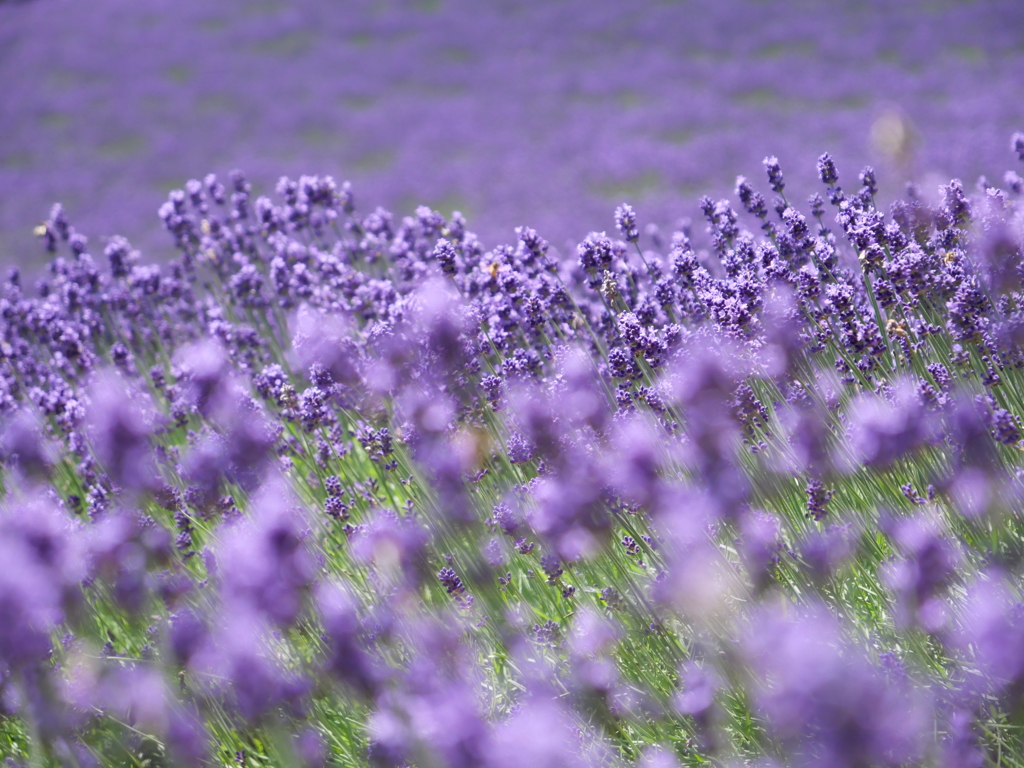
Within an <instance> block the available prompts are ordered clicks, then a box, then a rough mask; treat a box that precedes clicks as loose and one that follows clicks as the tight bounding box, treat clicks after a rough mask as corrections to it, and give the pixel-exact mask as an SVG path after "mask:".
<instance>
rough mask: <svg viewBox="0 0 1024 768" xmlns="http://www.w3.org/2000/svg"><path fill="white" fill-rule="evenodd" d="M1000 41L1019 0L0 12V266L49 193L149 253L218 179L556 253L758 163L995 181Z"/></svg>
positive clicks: (1007, 42) (84, 224)
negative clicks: (198, 188) (319, 190)
mask: <svg viewBox="0 0 1024 768" xmlns="http://www.w3.org/2000/svg"><path fill="white" fill-rule="evenodd" d="M1022 30H1024V4H1022V3H1020V2H1019V0H971V1H970V2H967V0H903V1H902V2H898V3H893V2H889V1H888V0H858V2H850V3H820V2H812V1H809V0H776V1H775V2H764V1H763V0H688V1H687V2H680V1H679V0H657V1H656V2H645V3H629V2H627V3H621V2H597V3H595V2H593V1H592V0H550V1H549V2H541V3H516V2H494V3H480V2H474V0H347V2H345V5H344V8H343V9H339V8H338V4H337V2H335V0H298V2H285V1H283V0H219V2H216V3H211V2H208V1H207V0H173V2H172V0H146V2H135V1H133V0H93V2H91V3H75V2H66V1H65V0H31V1H30V2H11V1H10V0H8V1H7V2H3V1H2V0H0V90H2V91H3V94H4V97H3V98H2V99H0V134H2V136H3V141H2V142H0V194H2V195H3V200H4V204H3V205H2V206H0V254H3V257H4V258H5V259H15V258H17V259H19V260H22V261H20V262H19V263H21V264H22V265H23V266H28V265H29V263H32V264H36V263H38V262H32V260H31V259H30V258H29V257H30V255H32V254H33V251H32V250H31V246H30V242H31V237H30V235H29V230H28V228H27V227H26V223H27V222H34V221H36V220H37V219H38V218H39V217H40V215H41V214H42V213H43V212H45V211H46V210H47V209H48V207H49V206H50V205H51V204H52V203H53V202H54V201H55V200H61V201H63V203H64V204H65V207H66V209H67V210H68V212H69V214H71V215H72V217H73V218H74V219H75V221H76V223H77V224H78V225H79V227H80V228H81V229H83V230H84V231H87V232H89V233H90V234H91V235H94V236H101V235H102V236H106V235H111V234H115V233H119V234H123V235H127V236H129V237H130V238H131V239H132V242H134V243H135V244H136V247H141V248H142V250H144V251H145V252H146V254H147V255H148V256H149V257H150V258H152V259H154V260H156V259H157V258H158V256H159V257H162V256H163V253H164V252H165V251H166V249H165V247H164V246H165V240H164V239H163V238H162V237H161V233H160V231H159V227H158V226H155V221H154V219H153V209H155V208H156V207H157V206H158V205H159V204H160V202H161V201H162V199H163V198H164V197H165V196H166V194H167V192H168V191H169V190H170V189H173V188H176V187H180V186H181V185H182V184H183V183H184V181H185V180H186V179H187V178H189V177H190V176H194V175H196V174H202V173H206V172H207V171H210V170H214V171H217V172H219V173H221V174H222V175H224V174H225V173H226V172H227V171H228V170H229V169H231V168H236V167H240V168H245V169H246V171H247V173H248V175H249V179H250V182H251V183H252V184H253V186H254V187H255V188H256V189H259V190H271V189H273V185H274V182H275V181H276V180H277V178H278V177H279V176H280V175H281V174H282V173H287V174H290V175H292V176H296V177H297V176H298V174H300V173H309V172H314V171H315V172H317V173H330V174H334V175H335V176H336V177H338V178H346V179H350V180H351V181H352V182H353V184H355V186H356V188H357V189H358V190H359V192H360V195H361V196H362V198H363V199H365V200H373V201H374V204H375V205H384V206H385V207H388V208H389V209H390V210H392V211H396V212H399V213H401V214H402V215H404V214H408V213H411V212H412V211H413V209H414V207H415V206H416V205H418V204H427V205H430V206H431V207H433V208H435V209H437V210H440V211H442V212H443V213H444V214H445V215H446V216H447V215H449V214H450V213H451V211H452V209H453V208H457V209H459V210H461V211H462V212H463V213H464V214H466V215H467V217H469V218H470V219H471V221H472V222H473V224H474V230H475V231H476V232H477V233H479V234H480V235H481V236H482V237H483V239H485V240H486V241H487V242H489V243H496V242H504V241H505V240H506V239H508V238H511V237H512V234H511V229H510V228H511V227H512V226H514V225H516V224H519V223H524V222H525V223H529V224H530V225H531V226H533V227H534V228H536V229H537V230H538V231H541V232H543V233H544V236H545V238H546V239H547V240H548V241H549V242H551V243H552V245H553V246H554V247H555V248H557V249H558V250H560V251H564V250H565V245H566V243H567V242H571V245H575V242H576V241H578V240H580V239H582V238H583V236H584V235H586V233H587V232H588V231H589V230H591V229H598V230H600V229H604V228H605V227H606V226H608V225H607V224H606V223H605V222H606V216H607V211H608V210H609V209H611V208H614V206H615V205H617V204H618V203H619V202H620V201H621V200H630V201H631V202H632V203H633V204H634V205H637V206H641V205H642V206H643V209H644V211H645V214H646V219H647V220H649V221H658V222H668V223H671V222H674V221H675V219H676V218H677V217H679V216H681V215H686V216H695V215H696V210H695V209H694V207H693V202H694V200H695V199H696V198H697V197H699V196H700V195H701V194H710V195H712V196H715V197H718V196H723V195H725V194H727V193H728V191H729V189H730V186H731V184H732V181H733V178H734V177H735V174H737V173H739V172H741V170H742V169H743V168H751V167H754V166H755V164H757V163H759V162H760V161H761V159H762V158H763V157H764V156H765V155H766V154H774V155H778V157H779V158H780V159H781V160H782V161H783V162H784V163H786V164H787V165H788V167H791V168H796V167H807V166H808V165H810V164H812V163H813V162H814V159H815V158H816V157H817V155H818V154H819V153H820V152H821V151H822V150H823V149H826V148H830V149H831V150H832V152H833V155H834V156H835V158H836V161H837V162H839V163H841V164H842V165H843V166H844V167H847V166H853V167H854V168H855V169H856V168H859V167H860V166H861V165H863V164H865V163H875V164H876V166H877V169H878V172H879V175H880V179H881V180H882V181H883V186H884V187H887V188H888V189H891V191H892V193H893V194H895V195H898V193H899V187H898V186H897V185H898V184H900V183H902V182H903V180H904V177H905V176H906V175H907V174H911V173H913V174H919V175H921V176H924V175H925V174H928V173H938V174H940V177H939V178H937V179H936V180H935V183H934V184H930V186H935V185H936V184H938V183H939V182H941V181H944V180H948V179H949V178H951V177H953V176H957V177H960V178H965V179H974V178H976V177H977V176H978V175H979V174H981V173H985V174H988V175H989V176H990V177H993V179H994V180H995V179H997V178H998V176H997V175H995V174H996V172H997V171H999V170H1001V169H1002V163H1003V162H1004V161H1003V159H1002V157H1003V152H1004V146H1003V145H1004V143H1005V136H1006V135H1009V134H1010V133H1011V132H1013V131H1014V130H1018V129H1019V127H1020V119H1021V118H1020V108H1019V103H1020V72H1021V71H1024V36H1022V35H1024V33H1022ZM883 161H885V162H883ZM889 161H893V162H895V163H897V164H899V166H898V167H897V168H896V169H892V168H891V166H890V164H889ZM886 174H889V176H888V178H891V179H892V185H891V186H889V182H888V181H887V175H886ZM994 175H995V176H994ZM810 181H811V177H810V176H807V177H805V176H804V175H803V174H800V175H797V176H794V178H793V179H791V185H792V186H791V189H792V190H793V191H795V192H799V193H800V194H799V197H800V199H803V198H804V197H806V196H807V194H809V193H810V192H811V191H812V184H810V183H809V182H810ZM890 201H891V198H887V200H886V203H888V202H890Z"/></svg>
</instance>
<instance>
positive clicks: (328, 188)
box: [0, 137, 1024, 768]
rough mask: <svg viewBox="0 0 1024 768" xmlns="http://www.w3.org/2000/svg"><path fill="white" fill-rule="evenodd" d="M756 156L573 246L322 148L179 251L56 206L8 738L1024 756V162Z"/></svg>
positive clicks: (136, 760) (486, 761) (225, 205)
mask: <svg viewBox="0 0 1024 768" xmlns="http://www.w3.org/2000/svg"><path fill="white" fill-rule="evenodd" d="M1020 144H1021V140H1020V139H1019V137H1014V139H1013V149H1014V151H1015V152H1016V153H1017V154H1020V153H1021V150H1020ZM765 169H766V182H767V185H766V189H770V190H771V192H770V193H768V192H761V191H758V189H757V186H759V185H756V184H754V183H752V182H750V181H747V180H746V179H743V178H740V179H739V180H738V181H737V189H736V197H737V201H738V203H739V206H738V207H734V206H733V204H732V203H731V202H730V201H729V200H718V201H715V200H712V199H710V198H704V199H702V200H701V210H702V211H703V214H704V216H705V219H706V234H707V237H706V238H705V240H704V241H705V242H706V243H707V245H706V246H704V245H702V244H701V242H702V240H701V238H700V237H698V234H699V233H695V232H693V231H691V229H690V228H689V227H684V228H681V229H679V230H678V231H676V232H674V233H673V234H672V236H671V239H670V240H669V241H668V242H664V241H663V240H662V239H661V238H660V236H659V237H657V238H655V237H653V236H651V235H650V234H645V235H641V234H640V233H641V231H645V230H644V229H643V226H642V225H643V222H642V218H641V216H642V214H638V212H637V211H635V210H634V209H633V208H632V207H630V206H628V205H622V206H621V207H620V208H619V209H618V210H617V211H616V212H615V215H614V224H615V227H616V229H615V230H614V231H613V232H612V234H611V235H609V233H608V232H607V231H606V232H594V233H591V234H590V235H588V236H587V237H586V238H585V239H584V240H583V241H582V242H581V243H580V244H579V246H578V248H577V250H576V254H575V258H573V259H559V258H556V257H555V255H554V251H553V249H551V248H550V247H549V244H548V243H547V242H546V241H545V239H544V238H543V237H542V236H541V235H540V234H539V233H538V232H537V231H535V230H534V229H531V228H529V227H520V228H519V229H517V230H516V235H517V239H516V241H515V242H514V243H513V244H506V245H499V246H495V247H490V248H488V247H487V246H485V245H484V244H483V243H482V242H481V241H480V240H479V239H478V238H477V236H476V235H474V234H473V233H472V232H471V231H470V230H469V229H468V228H467V222H466V221H465V219H464V217H463V216H461V215H460V214H458V213H455V214H453V215H452V216H451V217H444V216H442V215H441V214H440V213H438V212H437V211H435V210H432V209H430V208H428V207H420V208H418V209H417V210H416V213H415V216H410V217H404V218H402V219H400V220H396V219H395V217H393V216H392V215H391V214H390V213H388V212H387V211H385V210H383V209H380V208H378V209H376V210H375V211H372V212H370V213H362V212H360V211H359V209H358V208H357V206H356V203H355V200H354V197H353V193H352V190H351V188H350V186H349V185H348V184H342V185H338V184H336V183H335V182H334V181H333V180H332V179H331V178H329V177H313V176H303V177H301V178H299V179H297V180H293V179H288V178H282V179H281V181H280V182H279V184H278V185H277V190H276V192H277V196H276V198H275V199H270V198H268V197H262V196H258V197H254V196H253V194H252V190H251V187H250V184H249V182H248V181H247V179H246V177H245V176H244V175H243V174H241V173H238V172H236V173H233V174H231V176H230V178H229V179H228V180H227V183H226V184H225V183H223V182H222V181H220V180H219V179H218V178H217V177H215V176H213V175H210V176H207V177H206V178H205V179H203V180H201V181H200V180H192V181H190V182H188V184H187V185H186V186H185V189H183V190H177V191H174V192H172V193H171V194H170V196H169V198H168V201H167V203H166V204H164V205H163V206H162V207H161V209H160V219H161V220H162V221H163V224H164V226H165V227H166V229H167V230H168V232H169V233H170V235H171V237H172V238H173V240H174V243H175V246H176V248H177V252H178V255H177V257H176V258H175V259H174V260H173V261H172V262H170V263H168V264H153V263H146V262H145V261H144V260H143V258H142V256H141V254H140V253H139V252H138V251H137V250H135V249H134V248H133V247H132V246H131V244H130V243H129V242H128V241H127V240H125V239H124V238H120V237H115V238H110V239H109V240H107V241H106V242H105V243H102V244H101V248H102V257H101V258H98V257H94V256H93V255H92V253H93V250H96V252H97V253H99V251H100V249H98V248H97V249H94V248H93V247H92V246H91V245H90V242H89V240H88V239H87V238H86V237H85V236H84V235H83V234H82V233H80V232H79V231H77V230H76V229H75V227H74V226H72V224H71V223H70V222H69V221H68V218H67V216H66V214H65V212H64V210H63V209H62V208H61V207H60V206H56V207H54V209H53V211H52V213H51V215H50V217H49V218H48V219H47V221H46V222H45V223H43V224H41V225H40V226H39V227H38V229H37V234H38V236H39V237H40V238H41V240H42V241H43V243H44V244H45V246H46V247H47V248H48V249H49V250H50V251H51V252H53V253H54V254H55V255H54V256H53V259H52V261H51V262H50V264H49V268H48V273H47V276H46V277H45V278H43V279H41V280H40V281H39V282H38V283H37V284H36V285H35V286H34V288H33V289H31V290H30V289H28V288H27V287H26V286H24V285H23V284H22V279H21V277H20V274H19V272H18V270H17V269H16V268H13V269H11V270H10V272H9V274H8V277H7V280H6V282H5V283H4V285H3V288H2V298H0V318H2V320H0V323H2V326H0V327H2V334H0V353H2V357H3V368H2V374H0V413H2V415H3V419H4V427H3V432H2V435H0V450H2V458H3V470H2V482H3V502H2V513H0V555H2V558H3V560H2V562H3V567H2V568H0V703H2V707H3V712H2V715H0V750H2V751H3V752H4V754H5V755H6V756H8V759H9V761H10V763H11V764H18V765H21V764H30V765H35V766H49V765H75V766H83V767H84V766H92V765H108V764H109V765H114V764H117V765H124V764H131V765H141V764H150V765H214V764H241V765H265V764H267V765H296V764H303V765H309V766H322V765H328V764H331V765H334V764H337V765H361V764H373V765H381V766H412V765H415V766H422V767H424V768H425V767H427V766H457V767H463V766H465V767H467V768H468V767H471V766H479V767H480V768H484V767H485V766H486V767H487V768H492V767H493V768H500V767H502V766H513V765H531V766H533V765H537V766H566V765H579V766H583V765H587V766H605V765H620V764H637V765H644V766H673V765H707V764H713V765H740V764H757V765H777V764H784V765H800V766H825V765H828V766H851V767H855V766H856V767H859V766H902V765H922V766H923V765H943V766H982V765H1019V764H1021V763H1022V762H1024V760H1022V758H1021V756H1020V755H1021V748H1022V746H1024V743H1022V730H1021V729H1022V725H1024V723H1022V720H1021V695H1022V690H1024V687H1022V686H1024V652H1022V647H1024V646H1022V638H1024V625H1022V616H1024V604H1022V602H1021V594H1020V592H1021V574H1022V567H1024V528H1022V522H1021V516H1020V509H1021V506H1020V505H1021V491H1022V488H1021V460H1020V451H1021V439H1022V433H1021V422H1020V417H1021V414H1024V378H1022V373H1021V369H1022V368H1024V352H1022V348H1024V347H1022V339H1024V337H1022V335H1021V329H1022V327H1024V322H1022V317H1024V315H1022V308H1021V302H1022V297H1024V293H1022V291H1024V279H1022V273H1021V267H1020V265H1021V256H1022V247H1024V230H1022V221H1024V219H1022V217H1024V207H1022V203H1021V198H1020V189H1019V188H1015V187H1014V186H1013V184H1009V185H1008V186H1010V189H1009V190H1003V189H999V188H997V187H994V186H991V185H989V184H987V183H985V182H982V183H980V184H979V186H978V187H977V189H976V190H974V191H973V192H969V191H968V190H967V189H965V187H964V185H963V184H962V183H961V182H959V181H952V182H950V183H949V184H947V185H944V186H943V187H942V188H941V190H940V195H939V197H938V198H936V200H937V202H936V203H929V202H926V200H927V199H928V198H927V196H926V194H925V193H924V192H923V191H921V190H918V189H917V188H916V187H914V186H911V187H910V188H908V189H907V191H906V195H905V197H904V198H903V199H902V200H899V201H897V202H895V203H893V204H892V205H891V206H890V207H889V208H888V209H887V210H883V209H882V208H880V207H879V205H878V204H877V203H876V199H877V197H876V196H877V194H878V190H877V186H876V181H875V176H874V173H873V171H871V169H865V170H864V171H863V172H862V173H861V174H860V176H859V181H858V182H855V183H853V184H850V185H848V186H843V185H841V182H843V184H846V181H845V176H842V175H841V174H840V173H839V170H838V169H837V165H836V164H835V162H834V161H833V160H832V159H831V158H830V157H829V156H828V155H823V156H822V157H821V159H820V160H819V163H818V171H819V175H820V180H821V182H822V183H823V185H824V190H823V193H824V197H822V196H820V195H815V196H814V197H813V198H812V199H811V200H810V201H809V205H808V209H807V212H803V211H801V206H799V204H797V203H796V201H794V200H792V199H790V198H789V197H788V196H787V190H788V189H789V187H788V185H787V180H786V179H784V177H783V169H782V167H781V165H780V164H779V162H778V161H777V160H776V159H775V158H774V157H771V158H768V159H766V160H765ZM1011 181H1012V178H1011ZM766 194H770V195H771V197H770V198H769V197H765V195H766ZM769 200H770V202H769ZM826 201H827V202H826Z"/></svg>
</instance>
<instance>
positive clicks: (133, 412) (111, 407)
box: [87, 370, 157, 490]
mask: <svg viewBox="0 0 1024 768" xmlns="http://www.w3.org/2000/svg"><path fill="white" fill-rule="evenodd" d="M87 418H88V423H89V435H90V437H91V438H92V444H93V447H94V449H95V451H96V456H97V458H98V459H99V460H100V462H102V464H103V467H104V469H106V471H107V474H109V475H110V479H111V480H112V481H113V482H114V483H115V484H116V485H118V486H120V487H122V488H126V489H134V490H145V489H150V488H152V487H153V486H154V484H155V482H156V478H157V475H156V465H155V463H154V461H153V455H152V447H151V445H150V436H151V435H152V434H153V431H154V429H155V426H156V424H155V418H156V417H155V412H154V411H153V409H152V407H151V405H150V403H148V402H147V400H146V398H145V397H144V396H143V395H142V393H140V392H139V391H138V390H136V389H134V388H133V387H131V386H130V385H129V384H128V382H126V381H125V380H124V379H123V378H122V377H121V376H120V375H119V374H118V373H116V372H114V371H109V370H108V371H104V372H103V373H101V374H99V375H98V376H97V377H96V379H95V380H94V381H93V383H92V385H91V386H90V388H89V406H88V408H87Z"/></svg>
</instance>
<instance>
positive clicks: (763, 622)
mask: <svg viewBox="0 0 1024 768" xmlns="http://www.w3.org/2000/svg"><path fill="white" fill-rule="evenodd" d="M746 649H747V653H748V655H749V658H750V660H751V664H752V667H753V669H754V672H755V674H756V679H757V702H758V709H759V710H760V712H761V713H762V714H763V715H764V716H765V717H766V719H767V721H768V724H769V727H770V728H771V729H772V731H773V732H774V733H775V734H776V735H777V737H778V738H780V739H781V741H782V743H783V744H786V745H787V746H788V747H789V749H790V750H791V751H792V753H793V755H794V757H795V759H796V761H797V762H799V763H800V764H802V765H807V766H822V768H824V766H850V767H851V768H853V767H854V766H861V765H887V766H897V765H902V764H904V763H907V762H913V761H915V760H917V759H919V757H920V756H921V754H922V749H923V746H924V739H925V737H926V733H928V732H930V729H931V726H930V724H929V714H930V713H929V711H928V708H927V707H926V705H925V703H924V702H923V701H921V699H920V698H919V697H918V696H917V695H915V694H914V693H912V692H911V691H910V690H909V689H908V688H907V687H906V686H905V685H895V684H893V682H892V681H889V680H886V679H885V677H884V676H883V675H882V674H881V672H880V671H879V670H878V669H877V668H876V667H875V666H874V665H872V664H871V663H869V662H868V660H867V659H865V658H864V657H863V656H861V655H860V654H859V653H857V652H856V651H855V650H853V649H852V648H850V644H849V643H848V641H847V640H846V639H845V638H844V637H843V634H842V632H841V630H840V627H839V625H838V623H837V622H836V620H835V619H834V618H833V617H832V616H831V615H830V613H829V612H828V611H827V610H826V609H825V607H824V606H813V607H811V608H810V609H809V610H806V611H803V612H801V613H800V614H798V615H796V616H790V617H785V616H784V615H783V613H782V612H781V611H779V610H777V609H772V608H766V609H763V610H762V611H761V612H760V613H759V614H758V615H757V616H756V617H755V619H754V622H753V624H752V625H751V628H750V632H749V634H748V635H747V640H746Z"/></svg>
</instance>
